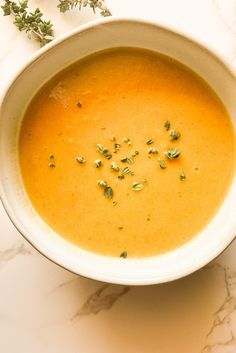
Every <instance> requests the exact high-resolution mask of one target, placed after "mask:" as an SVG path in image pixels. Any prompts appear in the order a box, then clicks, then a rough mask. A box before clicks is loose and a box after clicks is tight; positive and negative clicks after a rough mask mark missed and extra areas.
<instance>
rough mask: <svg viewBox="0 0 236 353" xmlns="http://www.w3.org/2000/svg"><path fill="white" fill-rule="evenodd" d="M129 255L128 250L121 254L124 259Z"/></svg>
mask: <svg viewBox="0 0 236 353" xmlns="http://www.w3.org/2000/svg"><path fill="white" fill-rule="evenodd" d="M127 256H128V254H127V251H123V252H122V253H121V254H120V257H122V258H123V259H126V258H127Z"/></svg>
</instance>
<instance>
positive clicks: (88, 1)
mask: <svg viewBox="0 0 236 353" xmlns="http://www.w3.org/2000/svg"><path fill="white" fill-rule="evenodd" d="M76 6H78V7H79V10H81V9H82V7H86V6H89V7H91V8H92V10H93V12H95V11H96V9H98V10H100V15H101V16H104V17H106V16H111V12H110V10H109V9H108V8H107V7H106V5H105V2H104V0H59V4H58V5H57V7H58V8H59V10H60V11H61V12H66V11H69V10H72V9H73V8H75V7H76Z"/></svg>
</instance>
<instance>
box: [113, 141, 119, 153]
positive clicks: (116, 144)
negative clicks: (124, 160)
mask: <svg viewBox="0 0 236 353" xmlns="http://www.w3.org/2000/svg"><path fill="white" fill-rule="evenodd" d="M114 148H115V151H119V150H120V144H119V143H115V144H114Z"/></svg>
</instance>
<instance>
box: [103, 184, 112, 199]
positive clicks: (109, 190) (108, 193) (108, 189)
mask: <svg viewBox="0 0 236 353" xmlns="http://www.w3.org/2000/svg"><path fill="white" fill-rule="evenodd" d="M104 196H105V197H106V198H108V199H112V197H113V190H112V188H111V187H110V186H106V187H105V189H104Z"/></svg>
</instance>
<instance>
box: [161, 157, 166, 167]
mask: <svg viewBox="0 0 236 353" xmlns="http://www.w3.org/2000/svg"><path fill="white" fill-rule="evenodd" d="M160 168H161V169H166V162H165V161H164V160H163V159H161V160H160Z"/></svg>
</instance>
